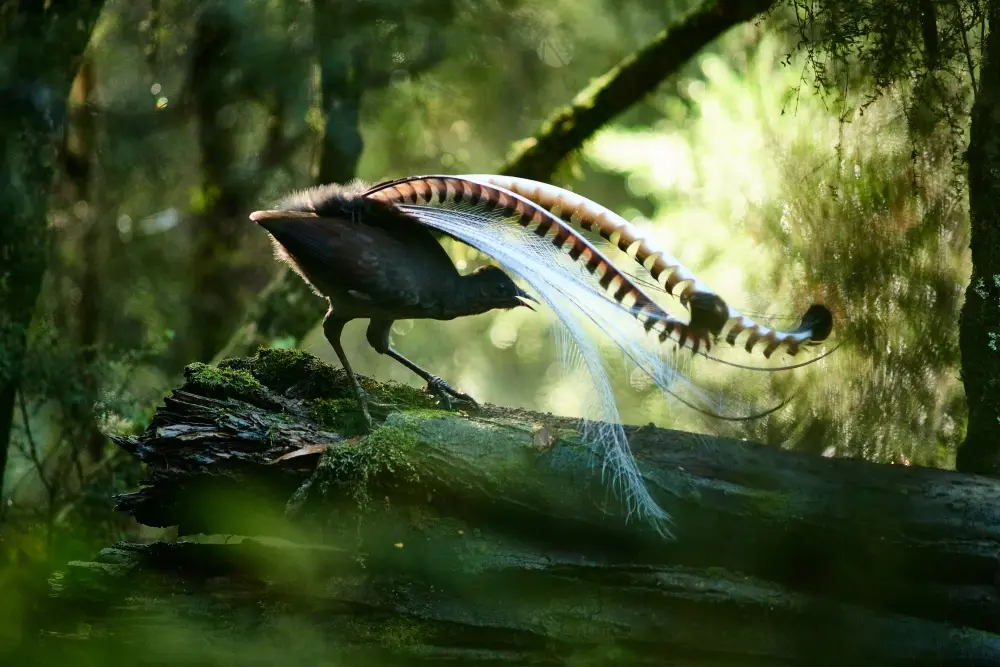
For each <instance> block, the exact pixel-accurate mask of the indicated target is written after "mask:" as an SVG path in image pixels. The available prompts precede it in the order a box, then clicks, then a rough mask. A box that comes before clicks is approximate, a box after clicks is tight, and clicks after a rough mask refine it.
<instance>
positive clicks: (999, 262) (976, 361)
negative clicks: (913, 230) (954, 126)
mask: <svg viewBox="0 0 1000 667" xmlns="http://www.w3.org/2000/svg"><path fill="white" fill-rule="evenodd" d="M988 12H989V14H988V23H989V26H990V29H989V33H988V34H987V36H986V44H985V46H984V54H983V63H982V67H981V70H980V74H979V90H978V91H977V93H976V100H975V103H974V104H973V107H972V118H971V127H970V133H969V150H968V153H967V159H968V164H969V217H970V221H971V226H972V229H971V232H972V233H971V237H970V241H969V247H970V249H971V252H972V277H971V279H970V280H969V286H968V288H967V289H966V292H965V303H964V305H963V306H962V317H961V321H960V325H959V346H960V349H961V352H962V380H963V381H964V383H965V395H966V399H967V401H968V404H969V422H968V430H967V431H966V436H965V442H963V443H962V445H961V446H960V447H959V450H958V456H957V459H956V467H957V468H958V469H959V470H963V471H966V472H976V473H981V474H988V475H994V476H997V475H1000V224H998V223H997V220H998V219H1000V29H998V27H1000V1H998V0H991V1H990V2H989V3H988Z"/></svg>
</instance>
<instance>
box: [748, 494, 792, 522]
mask: <svg viewBox="0 0 1000 667" xmlns="http://www.w3.org/2000/svg"><path fill="white" fill-rule="evenodd" d="M747 506H748V507H749V508H751V511H753V512H754V513H756V514H758V515H759V516H770V517H775V518H778V519H794V518H796V517H797V516H798V515H799V514H800V512H799V511H797V509H796V503H795V500H794V499H793V498H792V497H791V496H790V495H789V494H788V493H781V492H779V491H760V490H755V491H753V492H752V493H749V494H748V495H747Z"/></svg>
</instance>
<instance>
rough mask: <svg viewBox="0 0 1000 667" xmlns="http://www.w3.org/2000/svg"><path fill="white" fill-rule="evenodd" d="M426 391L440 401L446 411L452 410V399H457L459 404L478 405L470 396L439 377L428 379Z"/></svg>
mask: <svg viewBox="0 0 1000 667" xmlns="http://www.w3.org/2000/svg"><path fill="white" fill-rule="evenodd" d="M427 389H428V391H430V392H431V393H433V394H434V395H436V396H437V397H438V399H440V401H441V402H442V403H444V405H445V407H446V408H447V409H448V410H451V409H453V408H454V402H453V400H452V399H457V400H458V401H459V402H462V403H470V404H472V405H474V406H478V405H479V403H477V402H476V399H474V398H472V397H471V396H469V395H468V394H466V393H464V392H461V391H459V390H457V389H455V388H454V387H452V386H451V385H450V384H448V383H447V382H445V381H444V380H442V379H441V378H439V377H434V376H431V377H430V378H428V380H427Z"/></svg>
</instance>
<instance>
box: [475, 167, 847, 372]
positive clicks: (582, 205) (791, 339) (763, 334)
mask: <svg viewBox="0 0 1000 667" xmlns="http://www.w3.org/2000/svg"><path fill="white" fill-rule="evenodd" d="M458 178H467V179H469V180H472V181H475V182H477V183H483V184H489V185H493V186H496V187H500V188H504V189H505V190H509V191H510V192H513V193H516V194H518V195H520V196H522V197H524V198H526V199H529V200H531V201H532V202H533V203H535V204H537V205H538V206H540V207H541V208H543V209H545V210H546V211H549V212H550V213H552V214H553V215H555V216H557V217H558V218H559V219H560V220H562V221H563V222H565V223H567V224H569V225H571V226H572V227H574V228H577V229H583V230H586V231H592V232H595V233H597V234H599V235H600V236H601V237H602V238H604V239H605V240H607V241H609V242H610V243H612V244H613V245H615V246H617V247H618V249H619V250H621V251H622V252H624V253H625V254H627V255H628V256H629V257H631V258H632V259H634V260H635V262H636V263H637V264H639V265H640V266H642V267H643V268H645V269H646V270H647V271H648V272H649V274H650V276H651V277H652V278H653V280H655V281H656V282H657V284H659V285H660V286H661V287H662V288H663V289H664V290H665V291H666V292H667V293H668V294H673V295H675V296H677V297H678V298H679V299H680V300H681V303H683V304H684V305H686V306H688V307H689V308H690V309H691V318H692V322H694V321H695V320H696V319H697V318H699V317H701V318H705V319H709V318H712V317H713V316H714V315H713V313H714V312H718V313H719V315H721V319H722V320H723V321H722V322H721V323H720V324H719V329H720V333H721V329H722V328H723V327H724V325H726V324H728V325H729V330H728V331H727V332H726V335H725V338H726V341H727V342H728V343H729V344H730V345H736V341H737V339H738V337H739V336H740V334H742V333H746V334H747V337H746V340H745V341H744V345H743V347H744V349H746V351H747V352H752V351H753V348H754V347H755V346H756V345H757V343H759V342H764V343H765V345H764V350H763V354H764V357H768V358H769V357H770V356H771V355H772V354H773V353H774V352H775V351H776V350H777V349H779V348H780V347H784V348H785V349H786V350H787V351H788V352H789V354H792V355H795V354H796V353H797V352H798V350H799V346H801V345H803V344H808V343H818V342H821V341H823V340H825V339H826V338H827V337H828V336H829V335H830V331H831V329H832V327H833V316H832V314H831V313H830V311H829V309H827V308H826V307H825V306H823V305H821V304H814V305H812V306H810V308H809V310H808V311H806V313H805V315H803V317H802V321H801V324H800V325H799V326H798V327H797V328H795V329H793V330H791V331H777V330H774V329H770V328H768V327H765V326H763V325H761V324H759V323H757V322H755V321H754V320H752V319H751V318H749V317H747V316H746V315H744V314H743V313H740V312H739V311H737V310H736V309H735V308H733V307H732V306H729V305H728V304H726V303H725V302H724V301H722V299H721V298H720V297H719V296H718V295H717V294H716V293H715V292H714V291H712V290H711V289H710V288H709V287H708V285H706V284H705V283H703V282H702V281H701V280H699V279H698V277H697V276H696V275H695V274H694V273H692V272H691V271H690V270H689V269H687V267H685V266H684V265H683V264H682V263H681V262H680V261H679V260H678V259H677V258H676V257H674V256H673V255H671V254H670V253H669V252H667V251H666V250H665V249H663V248H661V247H659V246H658V245H657V244H656V243H655V242H654V241H653V240H652V239H650V238H648V237H647V236H644V235H643V234H642V233H641V232H640V231H639V230H638V229H636V228H635V226H634V225H632V224H631V223H629V222H628V221H627V220H625V219H624V218H622V217H621V216H620V215H618V214H617V213H615V212H614V211H612V210H610V209H608V208H607V207H604V206H602V205H600V204H598V203H597V202H594V201H592V200H590V199H587V198H586V197H583V196H581V195H579V194H577V193H575V192H570V191H569V190H565V189H563V188H560V187H558V186H555V185H551V184H549V183H542V182H540V181H532V180H529V179H526V178H517V177H514V176H503V175H499V174H472V175H463V176H459V177H458ZM720 304H721V305H720Z"/></svg>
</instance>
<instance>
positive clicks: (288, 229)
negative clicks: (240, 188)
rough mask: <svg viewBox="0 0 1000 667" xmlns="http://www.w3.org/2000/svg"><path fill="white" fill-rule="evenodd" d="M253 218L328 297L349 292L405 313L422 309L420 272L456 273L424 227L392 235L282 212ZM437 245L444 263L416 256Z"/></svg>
mask: <svg viewBox="0 0 1000 667" xmlns="http://www.w3.org/2000/svg"><path fill="white" fill-rule="evenodd" d="M252 217H253V219H254V220H255V221H256V222H257V223H258V224H260V225H261V226H262V227H264V228H265V229H266V230H267V231H268V232H269V233H270V234H271V236H272V237H273V238H274V240H275V241H276V249H277V252H278V255H279V257H280V258H281V259H283V260H285V261H286V262H288V263H289V264H290V265H291V266H292V268H293V269H295V270H296V271H297V272H298V273H299V274H300V275H301V276H302V277H303V278H304V279H305V280H306V281H307V282H309V283H310V284H311V285H312V286H313V288H314V289H316V290H317V291H318V292H319V293H320V294H322V295H323V296H327V297H334V296H336V295H337V294H348V295H350V296H352V297H354V298H358V299H362V300H366V301H371V302H372V303H373V304H376V305H377V306H378V307H379V308H380V309H382V310H387V311H391V310H405V309H407V308H412V307H415V306H417V305H419V303H420V300H421V293H420V290H419V286H420V285H422V284H425V282H426V280H420V279H419V278H420V276H415V275H414V271H415V270H421V269H424V268H426V267H427V265H428V264H430V266H432V267H442V266H447V267H450V269H451V270H452V271H453V272H454V265H453V264H451V261H450V260H449V259H448V256H447V254H446V253H445V252H444V249H443V248H441V246H440V244H438V243H437V242H436V241H435V240H434V239H433V238H431V237H430V232H428V231H427V230H422V229H420V228H411V229H408V230H400V231H399V232H395V233H393V232H390V231H387V230H386V229H383V228H380V227H374V226H370V225H365V224H361V223H358V222H354V221H351V220H342V219H339V218H326V217H321V216H318V215H316V214H314V213H307V212H289V211H281V210H275V211H259V212H257V213H255V214H254V215H253V216H252ZM401 234H402V236H401ZM421 235H422V236H426V237H427V238H426V239H421V238H419V237H420V236H421ZM407 241H411V242H407ZM421 241H425V242H429V243H430V244H433V246H429V245H427V244H426V243H421ZM435 247H436V248H437V251H438V252H440V253H441V256H443V258H444V260H445V265H442V264H441V263H440V259H441V257H437V256H436V257H429V262H421V261H419V260H418V259H416V258H415V257H414V253H415V252H416V253H419V252H424V253H427V252H434V250H433V248H435ZM435 260H437V261H435Z"/></svg>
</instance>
